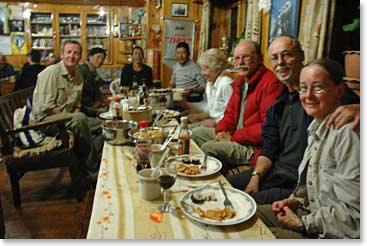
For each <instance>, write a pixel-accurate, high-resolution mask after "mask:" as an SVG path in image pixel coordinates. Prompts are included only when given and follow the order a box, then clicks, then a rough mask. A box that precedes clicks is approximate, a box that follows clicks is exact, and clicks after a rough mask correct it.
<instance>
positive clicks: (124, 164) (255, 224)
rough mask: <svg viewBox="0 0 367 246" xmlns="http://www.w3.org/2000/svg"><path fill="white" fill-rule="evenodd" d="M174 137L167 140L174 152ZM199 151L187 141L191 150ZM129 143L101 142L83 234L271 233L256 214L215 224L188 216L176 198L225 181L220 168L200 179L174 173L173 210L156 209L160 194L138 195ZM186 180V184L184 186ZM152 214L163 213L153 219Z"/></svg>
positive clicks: (254, 236) (107, 236) (233, 235)
mask: <svg viewBox="0 0 367 246" xmlns="http://www.w3.org/2000/svg"><path fill="white" fill-rule="evenodd" d="M176 145H177V143H175V142H171V143H170V145H169V146H170V147H171V148H173V152H174V149H175V146H176ZM195 153H196V154H202V151H201V150H200V148H199V147H198V146H197V145H196V144H195V142H193V141H191V142H190V154H195ZM136 163H137V159H136V152H135V148H134V147H133V146H113V145H110V144H107V143H105V145H104V147H103V154H102V159H101V166H100V170H99V175H98V180H97V185H96V190H95V196H94V202H93V209H92V214H91V218H90V223H89V228H88V234H87V239H140V240H149V239H151V240H154V239H156V240H158V239H163V240H172V239H208V240H212V239H274V238H275V237H274V235H273V234H272V233H271V231H270V230H269V228H267V227H266V225H265V224H264V223H263V222H262V221H261V220H260V219H259V218H258V217H257V215H256V214H255V215H254V216H252V217H251V218H250V219H249V220H247V221H244V222H242V223H239V224H235V225H229V226H215V225H207V224H204V223H200V222H197V221H194V220H191V219H189V218H188V217H187V216H186V215H185V214H184V213H183V211H182V208H181V206H180V198H181V197H182V196H183V195H184V194H185V193H186V192H188V191H189V190H190V189H192V187H191V185H192V186H193V187H195V185H205V184H207V183H215V182H218V181H223V182H225V186H226V187H230V184H229V183H228V181H227V180H226V178H225V177H224V176H223V175H222V174H221V173H220V172H218V173H215V174H212V175H210V176H206V177H201V178H199V179H190V178H188V177H181V176H178V177H177V179H176V182H175V184H174V186H173V187H172V188H171V189H170V191H171V192H170V193H169V197H170V198H169V200H170V203H171V204H172V205H174V207H175V208H176V209H175V211H174V212H173V213H163V214H161V213H157V212H158V210H157V208H158V206H159V205H160V204H161V203H162V201H163V198H162V196H161V198H160V199H157V200H155V201H146V200H143V199H142V198H141V197H140V195H139V190H138V179H137V172H136V168H135V167H136ZM188 184H190V187H188ZM157 215H161V216H162V215H163V216H162V217H160V219H159V220H157V218H156V216H157Z"/></svg>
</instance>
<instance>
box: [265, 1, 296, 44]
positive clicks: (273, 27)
mask: <svg viewBox="0 0 367 246" xmlns="http://www.w3.org/2000/svg"><path fill="white" fill-rule="evenodd" d="M300 2H301V0H273V1H272V8H271V18H270V25H269V26H270V30H269V42H271V40H273V39H274V38H275V37H278V36H280V35H291V36H293V37H295V38H297V34H298V20H299V9H300Z"/></svg>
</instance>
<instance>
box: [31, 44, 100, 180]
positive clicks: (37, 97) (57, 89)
mask: <svg viewBox="0 0 367 246" xmlns="http://www.w3.org/2000/svg"><path fill="white" fill-rule="evenodd" d="M81 53H82V47H81V45H80V43H79V42H77V41H74V40H65V41H64V42H63V46H62V48H61V58H62V60H61V61H60V62H59V63H56V64H54V65H50V66H48V67H47V68H45V70H43V71H42V72H41V73H40V74H39V75H38V80H37V83H36V88H35V90H34V92H33V108H32V113H31V119H32V120H33V121H36V122H40V121H45V120H53V119H60V118H65V117H69V116H71V117H72V120H71V121H70V122H69V123H68V128H70V129H71V130H72V132H73V133H74V135H75V144H76V150H77V152H78V156H79V157H80V159H81V161H83V163H82V165H83V166H82V168H83V169H84V170H85V171H86V172H87V173H89V174H90V175H91V176H92V178H95V177H96V174H97V172H98V170H99V165H100V158H101V154H102V147H103V139H102V134H101V133H102V129H101V122H100V121H99V120H98V119H95V118H90V117H86V116H85V114H83V113H81V112H80V104H81V96H82V89H83V77H82V76H81V74H79V73H78V72H77V71H76V69H75V67H76V65H77V64H78V63H79V60H80V57H81Z"/></svg>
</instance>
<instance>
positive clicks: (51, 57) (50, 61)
mask: <svg viewBox="0 0 367 246" xmlns="http://www.w3.org/2000/svg"><path fill="white" fill-rule="evenodd" d="M59 61H61V59H60V57H58V56H57V55H56V54H55V53H50V54H48V58H47V62H46V66H49V65H53V64H56V63H58V62H59Z"/></svg>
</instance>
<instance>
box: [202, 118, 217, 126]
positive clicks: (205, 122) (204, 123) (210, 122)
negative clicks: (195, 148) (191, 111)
mask: <svg viewBox="0 0 367 246" xmlns="http://www.w3.org/2000/svg"><path fill="white" fill-rule="evenodd" d="M200 126H202V127H215V120H213V119H206V120H203V121H202V122H201V124H200Z"/></svg>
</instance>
